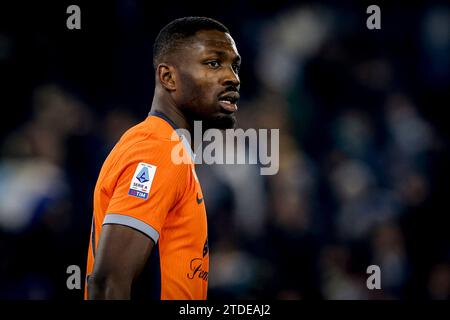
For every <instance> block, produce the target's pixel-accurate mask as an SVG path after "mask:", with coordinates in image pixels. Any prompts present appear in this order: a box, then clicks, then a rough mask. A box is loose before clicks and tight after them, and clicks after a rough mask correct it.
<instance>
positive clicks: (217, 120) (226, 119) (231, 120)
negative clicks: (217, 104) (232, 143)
mask: <svg viewBox="0 0 450 320" xmlns="http://www.w3.org/2000/svg"><path fill="white" fill-rule="evenodd" d="M235 125H236V116H235V115H234V114H224V113H221V114H218V115H215V116H214V117H213V118H210V119H208V120H207V121H205V122H204V127H205V128H206V129H213V128H214V129H220V130H225V129H233V128H234V127H235Z"/></svg>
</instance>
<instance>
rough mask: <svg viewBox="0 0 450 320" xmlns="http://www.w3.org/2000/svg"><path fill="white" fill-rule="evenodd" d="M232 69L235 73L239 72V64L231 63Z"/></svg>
mask: <svg viewBox="0 0 450 320" xmlns="http://www.w3.org/2000/svg"><path fill="white" fill-rule="evenodd" d="M233 70H234V72H236V73H239V70H241V66H240V65H239V64H237V63H236V64H233Z"/></svg>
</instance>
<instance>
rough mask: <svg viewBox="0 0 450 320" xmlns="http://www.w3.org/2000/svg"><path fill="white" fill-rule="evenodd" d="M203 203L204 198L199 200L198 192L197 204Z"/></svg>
mask: <svg viewBox="0 0 450 320" xmlns="http://www.w3.org/2000/svg"><path fill="white" fill-rule="evenodd" d="M202 202H203V198H201V199H199V198H198V192H197V203H198V204H200V203H202Z"/></svg>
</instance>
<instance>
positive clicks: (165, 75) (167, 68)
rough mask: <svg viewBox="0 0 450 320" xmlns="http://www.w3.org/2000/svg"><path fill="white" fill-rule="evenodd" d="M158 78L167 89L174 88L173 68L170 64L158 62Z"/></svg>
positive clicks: (171, 89)
mask: <svg viewBox="0 0 450 320" xmlns="http://www.w3.org/2000/svg"><path fill="white" fill-rule="evenodd" d="M157 74H158V80H159V82H160V83H161V85H162V86H163V87H164V88H166V89H167V90H170V91H174V90H175V89H176V81H175V78H176V77H175V68H174V67H173V66H171V65H168V64H165V63H160V64H159V65H158V68H157Z"/></svg>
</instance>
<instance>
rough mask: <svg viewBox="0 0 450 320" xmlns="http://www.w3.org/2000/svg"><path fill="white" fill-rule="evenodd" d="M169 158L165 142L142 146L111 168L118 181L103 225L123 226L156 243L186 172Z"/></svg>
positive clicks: (181, 187)
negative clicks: (115, 171)
mask: <svg viewBox="0 0 450 320" xmlns="http://www.w3.org/2000/svg"><path fill="white" fill-rule="evenodd" d="M168 145H169V146H168ZM170 155H171V149H170V143H169V142H167V143H156V144H155V143H153V144H152V143H145V142H142V143H140V145H139V146H134V147H133V148H132V150H131V151H128V152H126V153H125V154H124V155H122V157H121V160H120V161H118V163H117V164H116V165H115V170H118V171H117V172H118V174H117V177H118V178H117V180H116V181H115V183H116V185H115V187H114V192H113V195H112V197H111V199H110V202H109V205H108V209H107V211H106V216H105V219H104V221H103V225H105V224H121V225H126V226H129V227H131V228H134V229H136V230H138V231H140V232H142V233H144V234H146V235H147V236H149V237H150V238H151V239H153V241H154V242H155V243H157V241H158V239H159V235H160V233H161V229H162V226H163V224H164V221H165V219H166V216H167V214H168V212H169V211H170V210H171V208H173V207H174V206H175V204H176V203H177V201H178V200H179V198H180V195H181V193H182V191H183V190H184V184H185V183H186V174H187V170H188V169H187V166H186V165H184V164H174V163H173V162H172V161H171V158H170Z"/></svg>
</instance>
